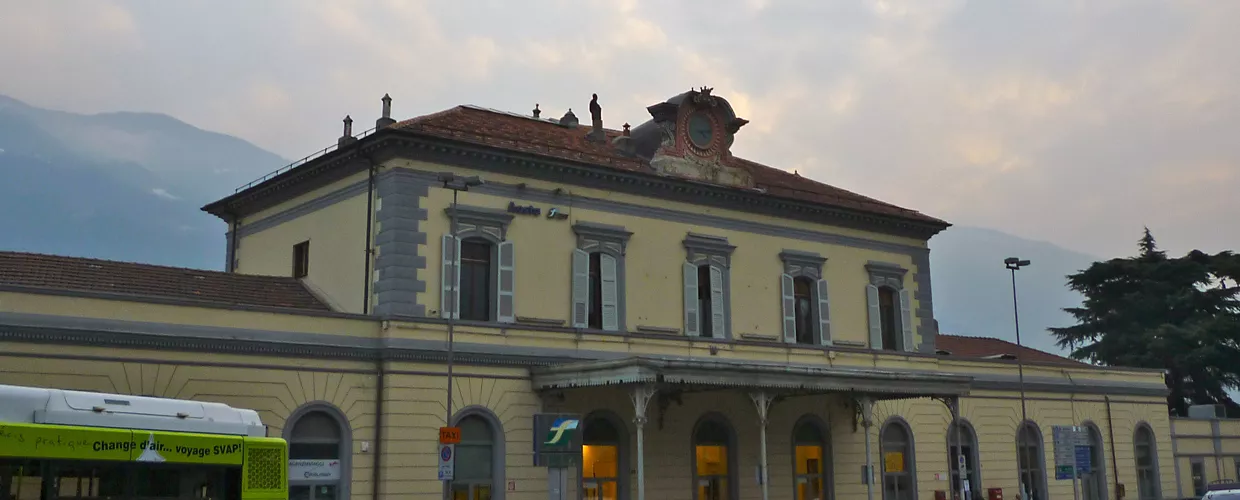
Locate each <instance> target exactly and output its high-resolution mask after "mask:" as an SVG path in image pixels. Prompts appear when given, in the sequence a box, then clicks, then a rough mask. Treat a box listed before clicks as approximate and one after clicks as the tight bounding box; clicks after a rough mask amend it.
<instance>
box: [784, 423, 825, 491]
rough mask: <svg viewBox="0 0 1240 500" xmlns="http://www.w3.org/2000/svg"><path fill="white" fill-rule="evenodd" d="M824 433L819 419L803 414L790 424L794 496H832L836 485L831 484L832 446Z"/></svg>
mask: <svg viewBox="0 0 1240 500" xmlns="http://www.w3.org/2000/svg"><path fill="white" fill-rule="evenodd" d="M827 436H828V434H827V432H826V430H825V429H824V428H823V426H822V425H821V423H820V422H819V421H818V420H817V419H815V418H810V417H808V416H807V417H802V418H801V420H800V421H799V422H797V424H796V426H795V427H793V430H792V448H793V457H794V459H795V460H796V464H795V469H794V472H795V476H794V481H795V486H796V495H797V496H796V500H830V499H831V498H834V496H835V494H834V489H835V488H833V487H832V485H831V462H830V459H831V447H830V444H829V443H828V441H827Z"/></svg>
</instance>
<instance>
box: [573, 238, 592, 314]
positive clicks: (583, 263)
mask: <svg viewBox="0 0 1240 500" xmlns="http://www.w3.org/2000/svg"><path fill="white" fill-rule="evenodd" d="M572 285H573V318H572V320H573V328H587V327H589V326H590V254H589V253H588V252H586V251H585V250H582V249H580V248H574V249H573V284H572Z"/></svg>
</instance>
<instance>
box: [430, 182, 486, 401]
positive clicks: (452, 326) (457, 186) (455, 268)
mask: <svg viewBox="0 0 1240 500" xmlns="http://www.w3.org/2000/svg"><path fill="white" fill-rule="evenodd" d="M439 182H442V183H443V187H444V189H451V190H452V208H451V210H450V211H449V214H448V216H449V217H448V218H449V221H450V222H449V228H448V231H449V233H451V234H452V237H453V238H456V237H457V234H456V232H457V222H456V219H457V217H456V199H457V195H458V194H459V193H460V192H461V191H469V188H471V187H474V186H481V185H482V184H483V181H482V179H480V178H479V177H478V176H476V175H472V176H469V177H463V176H459V175H456V174H454V173H452V172H440V173H439ZM460 248H461V246H460V245H456V246H455V248H453V250H452V253H453V255H452V273H453V276H451V277H450V279H451V280H452V282H451V283H452V284H451V286H450V287H449V288H448V290H449V291H448V300H450V301H451V305H452V309H449V310H448V311H447V316H448V399H447V402H446V403H445V404H444V406H445V407H446V408H447V413H446V415H445V416H444V420H443V421H444V425H445V426H450V425H452V363H453V357H454V355H455V354H456V346H455V342H454V341H455V338H454V337H455V333H456V320H457V318H458V317H459V316H460V314H461V297H460V296H459V295H458V290H459V287H460V281H461V256H460V255H457V254H459V253H460V251H461V250H460ZM445 278H449V277H447V276H445ZM446 307H448V304H439V308H440V309H444V308H446Z"/></svg>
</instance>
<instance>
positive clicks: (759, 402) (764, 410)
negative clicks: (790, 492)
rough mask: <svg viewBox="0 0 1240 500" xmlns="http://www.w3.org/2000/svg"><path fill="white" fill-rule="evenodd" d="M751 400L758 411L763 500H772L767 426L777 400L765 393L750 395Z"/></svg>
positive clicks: (759, 467) (759, 462) (759, 475)
mask: <svg viewBox="0 0 1240 500" xmlns="http://www.w3.org/2000/svg"><path fill="white" fill-rule="evenodd" d="M749 399H752V400H753V405H754V407H755V408H757V410H758V425H759V428H758V438H759V442H760V443H761V445H760V446H761V451H760V453H761V454H760V455H758V477H759V478H761V480H762V500H770V498H771V495H770V491H769V489H768V483H770V482H771V481H770V476H769V475H768V474H767V466H766V424H767V423H768V422H769V421H770V419H769V418H768V415H769V414H770V410H771V403H772V402H773V401H774V400H775V398H774V397H773V396H771V395H770V394H767V393H766V392H765V391H758V392H751V393H749Z"/></svg>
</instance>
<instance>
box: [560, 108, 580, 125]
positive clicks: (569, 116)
mask: <svg viewBox="0 0 1240 500" xmlns="http://www.w3.org/2000/svg"><path fill="white" fill-rule="evenodd" d="M560 126H561V127H568V128H577V115H574V114H573V108H568V112H567V113H564V116H561V117H560Z"/></svg>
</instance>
